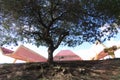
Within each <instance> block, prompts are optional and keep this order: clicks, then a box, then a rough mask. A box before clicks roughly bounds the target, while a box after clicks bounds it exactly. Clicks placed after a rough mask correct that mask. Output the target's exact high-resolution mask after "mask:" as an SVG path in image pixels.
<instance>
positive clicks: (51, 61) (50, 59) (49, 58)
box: [48, 46, 55, 64]
mask: <svg viewBox="0 0 120 80" xmlns="http://www.w3.org/2000/svg"><path fill="white" fill-rule="evenodd" d="M54 50H55V49H54V47H53V46H50V47H49V48H48V63H50V64H52V63H53V52H54Z"/></svg>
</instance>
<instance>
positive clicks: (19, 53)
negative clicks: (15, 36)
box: [10, 45, 47, 62]
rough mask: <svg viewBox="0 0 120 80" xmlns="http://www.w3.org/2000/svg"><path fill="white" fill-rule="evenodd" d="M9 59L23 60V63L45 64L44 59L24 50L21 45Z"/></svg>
mask: <svg viewBox="0 0 120 80" xmlns="http://www.w3.org/2000/svg"><path fill="white" fill-rule="evenodd" d="M10 57H12V58H16V59H19V60H23V61H28V62H46V61H47V59H46V58H44V57H43V56H41V55H39V54H37V53H36V52H34V51H32V50H30V49H28V48H26V47H25V46H23V45H21V46H20V47H19V48H18V49H17V50H16V51H15V52H14V53H13V54H12V55H10Z"/></svg>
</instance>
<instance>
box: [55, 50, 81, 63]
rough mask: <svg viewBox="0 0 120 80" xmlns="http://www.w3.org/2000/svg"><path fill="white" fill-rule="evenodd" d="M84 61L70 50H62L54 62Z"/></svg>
mask: <svg viewBox="0 0 120 80" xmlns="http://www.w3.org/2000/svg"><path fill="white" fill-rule="evenodd" d="M75 60H82V58H80V57H79V56H78V55H76V54H75V53H73V52H72V51H70V50H62V51H60V52H59V53H58V54H57V55H56V56H55V57H54V61H75Z"/></svg>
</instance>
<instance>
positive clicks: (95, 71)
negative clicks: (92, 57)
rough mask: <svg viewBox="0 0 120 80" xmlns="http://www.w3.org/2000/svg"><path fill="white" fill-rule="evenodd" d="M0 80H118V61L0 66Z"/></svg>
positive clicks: (119, 67)
mask: <svg viewBox="0 0 120 80" xmlns="http://www.w3.org/2000/svg"><path fill="white" fill-rule="evenodd" d="M0 80H120V59H119V58H116V59H108V60H96V61H69V62H55V63H54V64H52V65H50V64H48V63H24V64H23V63H22V64H20V63H19V64H0Z"/></svg>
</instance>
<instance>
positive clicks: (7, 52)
mask: <svg viewBox="0 0 120 80" xmlns="http://www.w3.org/2000/svg"><path fill="white" fill-rule="evenodd" d="M1 50H2V53H3V54H4V55H7V54H12V53H13V52H14V51H12V50H10V49H7V48H5V47H1Z"/></svg>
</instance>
